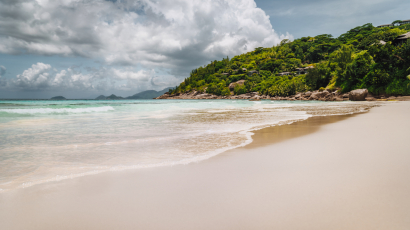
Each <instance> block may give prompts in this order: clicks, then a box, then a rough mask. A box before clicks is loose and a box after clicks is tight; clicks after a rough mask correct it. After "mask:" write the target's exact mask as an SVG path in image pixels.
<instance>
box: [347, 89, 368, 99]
mask: <svg viewBox="0 0 410 230" xmlns="http://www.w3.org/2000/svg"><path fill="white" fill-rule="evenodd" d="M367 94H368V91H367V89H356V90H353V91H350V93H349V100H351V101H365V100H366V96H367Z"/></svg>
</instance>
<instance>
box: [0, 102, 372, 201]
mask: <svg viewBox="0 0 410 230" xmlns="http://www.w3.org/2000/svg"><path fill="white" fill-rule="evenodd" d="M374 106H376V107H377V106H380V104H376V105H372V106H370V107H365V108H364V110H359V111H357V110H356V111H351V112H349V113H346V112H344V114H329V115H318V114H314V115H313V114H310V113H308V114H310V116H311V117H308V118H303V119H301V120H299V119H297V120H287V121H280V122H278V123H274V124H270V125H267V126H260V127H253V128H251V129H248V130H243V131H241V132H245V133H246V136H247V140H246V141H245V142H243V143H242V144H240V145H238V146H233V147H229V148H222V149H219V150H217V151H214V152H212V153H211V154H208V155H203V156H199V157H195V158H189V159H183V160H180V161H175V162H164V163H158V164H152V165H129V166H114V167H108V166H101V167H98V168H96V169H94V170H92V171H87V172H82V173H72V174H63V175H61V174H59V175H57V176H55V177H52V178H48V179H43V180H37V181H25V182H22V183H21V184H20V185H18V186H17V187H14V188H10V189H0V195H1V194H2V193H7V192H13V191H14V190H19V189H28V188H30V187H33V186H47V185H46V184H48V183H64V181H66V180H73V179H77V178H82V177H89V176H94V175H98V174H104V173H115V172H124V171H133V170H144V169H150V168H153V169H155V168H160V167H170V166H178V165H187V164H193V163H200V162H202V161H206V160H209V159H211V158H214V157H217V156H219V155H221V154H225V153H227V152H230V151H235V150H236V149H240V148H252V147H253V146H258V145H260V144H262V142H261V141H260V140H259V134H260V133H262V134H263V133H265V134H266V133H273V134H270V135H273V137H271V139H270V140H265V141H263V144H264V145H269V144H274V143H277V142H280V141H284V140H287V139H291V138H295V137H297V136H302V135H308V134H309V133H313V132H314V131H313V130H312V127H313V126H315V127H314V129H315V131H317V130H318V129H319V128H320V125H325V124H327V123H333V122H337V121H339V120H344V119H347V118H348V117H350V116H354V115H357V114H362V113H366V112H368V111H369V110H370V109H371V108H373V107H374ZM311 112H312V111H311ZM315 112H317V111H315ZM255 135H256V136H255ZM264 136H266V135H261V137H262V138H263V137H264ZM255 141H256V143H255Z"/></svg>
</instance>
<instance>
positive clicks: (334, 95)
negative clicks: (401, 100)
mask: <svg viewBox="0 0 410 230" xmlns="http://www.w3.org/2000/svg"><path fill="white" fill-rule="evenodd" d="M241 81H243V82H242V83H244V80H241ZM235 83H237V82H235ZM231 84H232V83H231ZM364 95H366V96H367V97H366V96H364ZM363 96H364V98H363ZM351 98H352V99H353V100H362V101H364V100H367V101H375V100H395V99H396V98H395V97H393V96H390V97H385V96H377V97H376V96H373V95H371V94H369V93H368V92H367V90H366V89H362V90H353V91H352V92H349V93H344V94H343V93H340V92H338V91H332V90H324V91H313V92H310V91H308V92H300V93H297V94H296V95H292V96H288V97H280V96H276V97H270V96H268V95H259V93H258V92H251V93H246V94H241V95H229V96H217V95H213V94H208V93H204V92H199V91H195V90H193V91H191V92H185V93H179V94H169V93H168V92H167V93H165V94H164V95H162V96H159V97H157V98H156V99H242V100H251V101H259V100H286V101H298V100H299V101H348V100H349V99H350V100H352V99H351ZM396 100H398V99H396Z"/></svg>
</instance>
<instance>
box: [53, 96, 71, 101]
mask: <svg viewBox="0 0 410 230" xmlns="http://www.w3.org/2000/svg"><path fill="white" fill-rule="evenodd" d="M50 100H67V99H66V98H65V97H63V96H56V97H52V98H50Z"/></svg>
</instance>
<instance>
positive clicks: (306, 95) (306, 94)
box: [303, 91, 312, 98]
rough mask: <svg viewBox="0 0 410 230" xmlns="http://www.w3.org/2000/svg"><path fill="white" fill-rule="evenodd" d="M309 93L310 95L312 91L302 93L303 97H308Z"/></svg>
mask: <svg viewBox="0 0 410 230" xmlns="http://www.w3.org/2000/svg"><path fill="white" fill-rule="evenodd" d="M310 95H312V92H310V91H307V92H306V93H304V94H303V97H305V98H309V97H310Z"/></svg>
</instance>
